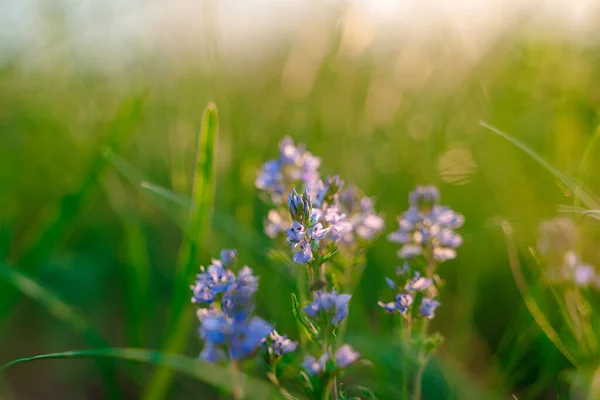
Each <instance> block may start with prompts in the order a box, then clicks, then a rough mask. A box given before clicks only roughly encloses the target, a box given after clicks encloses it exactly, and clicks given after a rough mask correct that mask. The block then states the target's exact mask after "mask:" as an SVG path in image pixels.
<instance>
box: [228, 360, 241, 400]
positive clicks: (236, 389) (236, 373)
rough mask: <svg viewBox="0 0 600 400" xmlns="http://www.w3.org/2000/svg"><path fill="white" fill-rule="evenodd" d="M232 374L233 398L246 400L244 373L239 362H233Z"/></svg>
mask: <svg viewBox="0 0 600 400" xmlns="http://www.w3.org/2000/svg"><path fill="white" fill-rule="evenodd" d="M231 372H232V373H233V398H234V400H242V399H243V398H244V388H243V386H242V371H241V365H240V362H239V361H238V360H232V361H231Z"/></svg>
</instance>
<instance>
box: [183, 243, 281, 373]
mask: <svg viewBox="0 0 600 400" xmlns="http://www.w3.org/2000/svg"><path fill="white" fill-rule="evenodd" d="M236 257H237V254H236V252H235V250H223V251H221V258H220V260H215V259H213V260H212V264H211V265H210V266H209V267H208V268H207V269H205V268H204V267H201V271H202V273H200V274H198V275H197V279H196V282H195V284H194V285H192V287H191V289H192V292H193V296H192V302H193V303H194V304H197V305H203V306H205V307H203V308H199V309H198V311H197V316H198V319H199V320H200V328H199V334H200V337H201V338H202V339H203V340H204V348H203V350H202V352H201V353H200V358H201V359H203V360H205V361H209V362H218V361H220V360H222V359H225V358H226V357H227V356H229V357H230V358H232V359H234V360H241V359H244V358H246V357H248V356H250V355H251V354H253V353H254V352H255V351H256V350H257V348H258V347H259V346H260V345H261V344H262V343H264V341H265V337H266V336H267V335H269V334H270V333H272V332H273V327H272V326H271V325H270V324H268V323H267V322H266V321H264V320H263V319H262V318H260V317H256V316H253V315H252V312H253V311H254V299H253V297H254V294H255V293H256V291H257V290H258V278H257V277H256V276H254V274H253V271H252V269H250V268H249V267H248V266H244V267H243V268H242V269H241V270H239V271H238V273H237V276H236V274H234V272H233V271H232V270H231V269H230V268H231V267H232V265H233V264H234V262H235V259H236ZM280 347H281V348H282V349H283V350H281V351H286V350H289V349H290V345H289V344H285V345H284V343H283V342H282V343H281V345H280ZM290 351H291V350H290Z"/></svg>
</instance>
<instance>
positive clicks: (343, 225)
mask: <svg viewBox="0 0 600 400" xmlns="http://www.w3.org/2000/svg"><path fill="white" fill-rule="evenodd" d="M323 218H324V219H325V222H326V223H327V227H328V228H330V229H331V232H330V234H329V237H330V238H331V240H333V241H334V242H337V241H338V240H342V239H344V238H345V236H346V235H348V234H349V233H351V232H352V224H351V223H350V222H349V221H348V218H347V217H346V214H344V213H343V212H341V210H340V209H339V208H338V207H336V206H330V207H327V209H325V212H324V214H323Z"/></svg>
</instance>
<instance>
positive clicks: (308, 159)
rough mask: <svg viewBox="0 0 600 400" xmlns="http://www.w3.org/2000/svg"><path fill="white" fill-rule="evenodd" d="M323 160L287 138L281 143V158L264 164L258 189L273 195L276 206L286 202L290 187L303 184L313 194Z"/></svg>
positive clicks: (258, 179) (258, 180)
mask: <svg viewBox="0 0 600 400" xmlns="http://www.w3.org/2000/svg"><path fill="white" fill-rule="evenodd" d="M320 165H321V159H320V158H319V157H315V156H313V155H312V154H311V153H310V152H308V151H306V149H305V148H304V146H296V145H294V141H293V140H292V138H290V137H288V136H286V137H285V138H283V140H281V142H280V143H279V158H278V159H276V160H270V161H267V162H265V163H264V164H263V166H262V168H261V170H260V173H259V175H258V177H257V178H256V182H255V183H256V187H257V188H258V189H260V190H264V191H266V192H267V193H269V194H270V195H271V199H272V201H273V203H274V204H275V205H280V204H282V203H283V202H284V197H283V196H284V194H285V192H286V191H287V190H288V188H289V187H290V186H295V185H296V184H298V183H302V184H303V186H304V189H306V190H308V191H309V192H311V193H313V192H314V190H315V189H316V185H317V182H318V181H319V166H320Z"/></svg>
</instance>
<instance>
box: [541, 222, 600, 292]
mask: <svg viewBox="0 0 600 400" xmlns="http://www.w3.org/2000/svg"><path fill="white" fill-rule="evenodd" d="M578 245H579V235H578V232H577V227H576V226H575V224H574V223H573V221H572V220H570V219H568V218H555V219H552V220H550V221H545V222H542V223H541V224H540V235H539V239H538V246H537V247H538V252H539V254H540V255H541V256H542V257H543V259H544V260H545V262H546V265H547V276H548V279H549V280H550V281H553V282H572V283H574V284H575V285H577V286H579V287H587V286H591V285H595V286H596V287H597V288H598V289H600V273H598V272H597V271H596V269H595V268H594V266H593V265H590V264H587V263H584V262H583V261H582V260H581V257H580V256H579V254H578V251H577V247H578Z"/></svg>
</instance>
